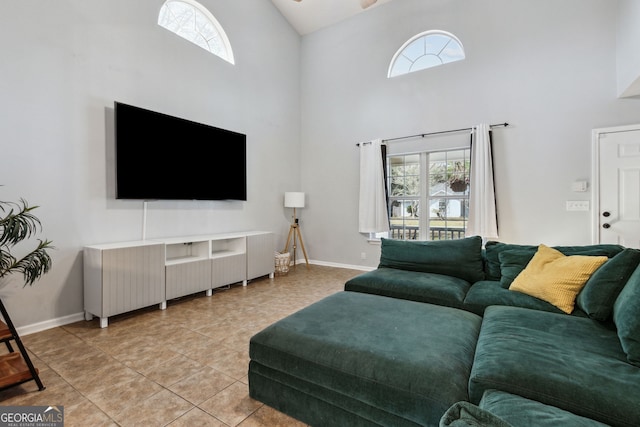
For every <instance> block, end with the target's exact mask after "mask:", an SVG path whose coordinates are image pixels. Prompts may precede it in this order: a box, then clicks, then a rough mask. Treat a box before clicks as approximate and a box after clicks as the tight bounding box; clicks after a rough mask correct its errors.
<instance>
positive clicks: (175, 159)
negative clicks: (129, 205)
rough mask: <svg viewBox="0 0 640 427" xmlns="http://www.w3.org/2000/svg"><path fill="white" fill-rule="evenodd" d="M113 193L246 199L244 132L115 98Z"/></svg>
mask: <svg viewBox="0 0 640 427" xmlns="http://www.w3.org/2000/svg"><path fill="white" fill-rule="evenodd" d="M114 110H115V157H116V162H115V163H116V198H117V199H139V200H247V173H246V172H247V168H246V142H247V137H246V135H245V134H242V133H238V132H233V131H230V130H225V129H220V128H217V127H214V126H209V125H205V124H202V123H196V122H193V121H190V120H185V119H182V118H178V117H173V116H170V115H166V114H162V113H158V112H155V111H150V110H146V109H144V108H140V107H134V106H132V105H127V104H123V103H121V102H115V104H114Z"/></svg>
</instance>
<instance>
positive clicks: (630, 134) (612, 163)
mask: <svg viewBox="0 0 640 427" xmlns="http://www.w3.org/2000/svg"><path fill="white" fill-rule="evenodd" d="M593 141H594V150H593V154H594V176H593V179H594V187H593V192H594V194H593V198H594V218H593V223H594V224H593V226H594V229H593V234H594V236H593V237H594V239H593V240H594V241H595V243H614V244H620V245H623V246H626V247H629V248H640V125H635V126H624V127H617V128H607V129H595V130H594V131H593Z"/></svg>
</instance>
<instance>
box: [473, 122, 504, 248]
mask: <svg viewBox="0 0 640 427" xmlns="http://www.w3.org/2000/svg"><path fill="white" fill-rule="evenodd" d="M489 129H490V128H489V125H487V124H480V125H478V126H476V127H474V128H473V139H472V142H471V170H470V174H471V176H470V180H469V181H470V187H469V222H468V223H467V232H466V234H467V236H481V237H482V238H483V239H484V240H486V239H489V238H491V239H496V238H498V219H497V214H496V194H495V186H494V182H493V159H492V158H491V140H490V138H489Z"/></svg>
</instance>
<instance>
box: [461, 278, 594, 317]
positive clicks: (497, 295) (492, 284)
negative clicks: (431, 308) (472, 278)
mask: <svg viewBox="0 0 640 427" xmlns="http://www.w3.org/2000/svg"><path fill="white" fill-rule="evenodd" d="M491 305H506V306H511V307H524V308H531V309H534V310H541V311H549V312H551V313H563V312H562V310H560V309H559V308H558V307H556V306H554V305H553V304H550V303H548V302H546V301H543V300H541V299H538V298H535V297H532V296H531V295H527V294H523V293H522V292H514V291H510V290H509V289H505V288H503V287H502V284H501V283H500V282H499V281H497V280H483V281H480V282H476V283H474V284H473V285H472V286H471V288H470V289H469V292H467V296H466V297H465V299H464V308H465V309H467V310H469V311H471V312H473V313H476V314H477V315H480V316H482V315H483V313H484V310H485V309H486V308H487V307H489V306H491ZM571 315H572V316H584V313H583V312H582V311H581V310H574V311H573V313H571Z"/></svg>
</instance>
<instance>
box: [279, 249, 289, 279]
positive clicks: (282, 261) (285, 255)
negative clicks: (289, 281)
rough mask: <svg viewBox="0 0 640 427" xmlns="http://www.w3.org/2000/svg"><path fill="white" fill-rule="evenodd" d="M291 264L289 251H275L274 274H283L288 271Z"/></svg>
mask: <svg viewBox="0 0 640 427" xmlns="http://www.w3.org/2000/svg"><path fill="white" fill-rule="evenodd" d="M290 264H291V254H290V253H289V252H276V269H275V274H276V275H278V276H284V275H285V274H287V273H288V272H289V265H290Z"/></svg>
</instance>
